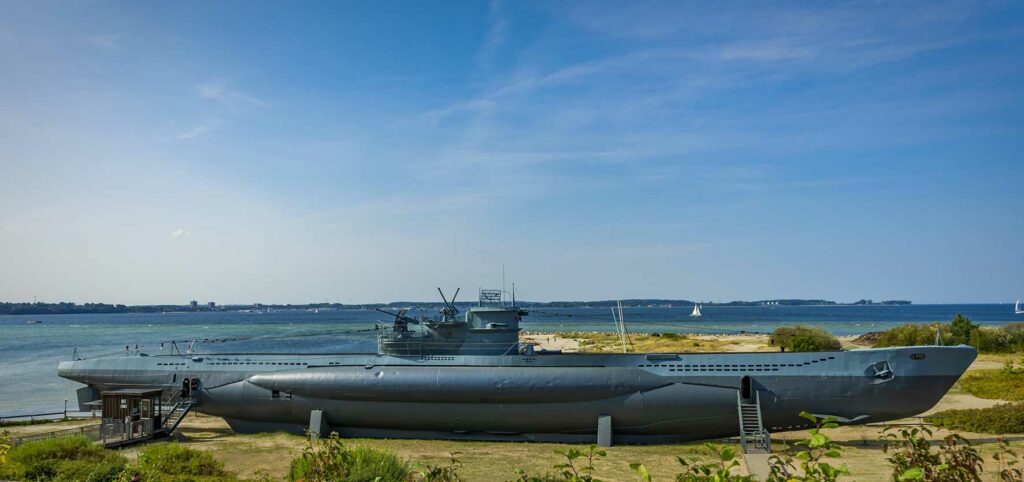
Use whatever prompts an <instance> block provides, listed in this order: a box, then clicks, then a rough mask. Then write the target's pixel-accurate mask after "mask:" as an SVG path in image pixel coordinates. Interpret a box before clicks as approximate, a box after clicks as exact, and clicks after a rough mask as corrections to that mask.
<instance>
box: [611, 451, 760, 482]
mask: <svg viewBox="0 0 1024 482" xmlns="http://www.w3.org/2000/svg"><path fill="white" fill-rule="evenodd" d="M704 447H705V448H706V450H707V451H708V452H709V453H710V454H711V455H712V457H714V459H713V460H712V461H711V462H700V461H698V460H694V459H690V460H687V459H685V458H683V457H676V461H678V462H679V465H682V466H683V467H684V468H685V469H686V472H683V473H680V474H676V480H677V481H680V482H704V481H718V480H721V481H735V482H753V481H754V480H755V479H754V478H753V477H751V476H749V475H736V474H734V473H732V471H733V469H734V468H737V467H739V466H740V461H739V457H738V454H737V453H736V449H733V448H730V447H718V446H716V445H714V444H711V443H705V444H704ZM630 467H632V468H633V470H634V471H636V472H637V473H638V474H639V475H640V477H641V478H643V479H644V481H645V482H650V474H648V473H647V469H646V468H644V466H643V465H637V464H630Z"/></svg>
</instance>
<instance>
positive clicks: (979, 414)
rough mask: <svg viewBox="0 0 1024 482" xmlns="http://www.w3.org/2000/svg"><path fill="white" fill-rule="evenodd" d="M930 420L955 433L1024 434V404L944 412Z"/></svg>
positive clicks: (1006, 404) (1007, 404)
mask: <svg viewBox="0 0 1024 482" xmlns="http://www.w3.org/2000/svg"><path fill="white" fill-rule="evenodd" d="M929 419H930V420H931V422H932V423H933V424H935V425H937V426H939V427H943V428H946V429H949V430H953V431H963V432H974V433H994V434H1010V433H1024V403H1020V402H1018V403H1002V404H999V405H996V406H994V407H989V408H968V409H960V410H944V411H942V412H939V413H936V414H935V415H934V416H932V417H929Z"/></svg>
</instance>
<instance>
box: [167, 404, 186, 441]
mask: <svg viewBox="0 0 1024 482" xmlns="http://www.w3.org/2000/svg"><path fill="white" fill-rule="evenodd" d="M190 411H192V399H191V398H184V399H181V400H179V401H178V403H175V404H174V406H173V407H171V410H170V411H168V412H167V414H166V415H164V433H166V434H167V435H170V434H172V433H174V431H175V430H176V429H177V428H178V425H179V424H181V421H182V420H185V416H186V415H188V413H189V412H190Z"/></svg>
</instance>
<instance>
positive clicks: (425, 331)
mask: <svg viewBox="0 0 1024 482" xmlns="http://www.w3.org/2000/svg"><path fill="white" fill-rule="evenodd" d="M437 291H438V293H439V294H440V295H441V299H442V300H443V301H444V307H442V308H441V309H440V318H429V317H425V316H424V317H420V318H418V319H417V318H412V317H409V316H407V313H408V310H407V309H402V310H399V311H398V312H397V313H391V312H388V311H385V310H379V311H381V312H383V313H387V314H389V315H391V316H393V317H394V322H392V323H391V324H390V325H385V329H384V330H383V332H382V334H381V335H380V336H378V338H377V351H378V352H379V353H381V354H387V355H403V356H432V355H514V354H518V353H519V321H520V320H521V319H522V317H523V316H526V315H528V314H529V313H527V312H526V310H522V309H520V308H519V307H517V306H515V304H514V303H507V302H506V301H505V300H504V299H503V297H502V293H501V291H499V290H485V289H481V290H480V298H479V302H478V303H477V306H472V307H470V308H469V309H468V310H467V311H466V312H465V313H464V314H463V316H459V315H460V314H462V313H461V312H460V311H459V309H458V307H456V306H455V300H456V298H457V297H458V296H459V290H458V289H456V290H455V294H454V295H453V296H452V299H451V300H450V301H449V300H448V298H447V297H446V296H445V294H444V291H442V290H441V288H438V289H437ZM411 325H417V326H418V330H417V331H414V330H411V329H410V326H411Z"/></svg>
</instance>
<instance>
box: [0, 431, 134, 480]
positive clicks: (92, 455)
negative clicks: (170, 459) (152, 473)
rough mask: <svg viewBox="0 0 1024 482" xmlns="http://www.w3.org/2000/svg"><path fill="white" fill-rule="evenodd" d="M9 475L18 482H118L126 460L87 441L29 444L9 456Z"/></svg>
mask: <svg viewBox="0 0 1024 482" xmlns="http://www.w3.org/2000/svg"><path fill="white" fill-rule="evenodd" d="M7 461H8V465H9V467H10V469H9V473H5V474H0V475H2V476H3V477H11V478H16V479H18V480H91V481H96V482H100V481H105V480H115V477H116V475H117V474H118V473H120V471H121V469H122V468H123V467H124V466H125V464H127V460H126V459H125V458H124V457H122V456H120V455H118V454H117V453H115V452H113V451H110V450H106V449H104V448H102V447H100V446H98V445H96V444H93V443H92V442H91V441H89V439H87V438H85V437H64V438H54V439H47V440H38V441H34V442H26V443H23V444H21V445H18V446H17V447H14V448H12V449H11V450H10V452H9V453H8V454H7Z"/></svg>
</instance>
